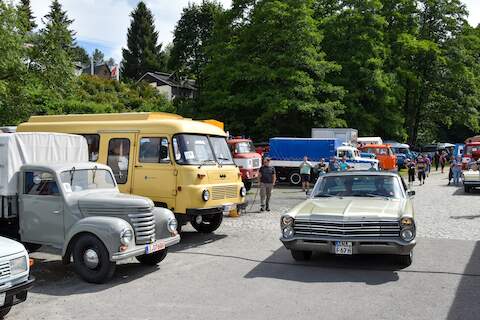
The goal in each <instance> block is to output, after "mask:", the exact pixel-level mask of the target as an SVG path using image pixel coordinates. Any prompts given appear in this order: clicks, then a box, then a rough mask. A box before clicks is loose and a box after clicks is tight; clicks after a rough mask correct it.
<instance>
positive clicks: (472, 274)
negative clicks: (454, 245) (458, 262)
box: [447, 241, 480, 320]
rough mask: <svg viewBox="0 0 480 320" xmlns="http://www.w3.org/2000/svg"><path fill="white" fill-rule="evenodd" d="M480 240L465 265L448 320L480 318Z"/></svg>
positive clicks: (473, 319)
mask: <svg viewBox="0 0 480 320" xmlns="http://www.w3.org/2000/svg"><path fill="white" fill-rule="evenodd" d="M479 270H480V242H478V241H477V242H476V244H475V248H474V249H473V252H472V255H471V257H470V260H469V262H468V264H467V266H466V267H465V271H464V272H463V274H464V275H463V276H462V278H461V280H460V284H459V285H458V287H457V292H456V294H455V299H454V300H453V303H452V305H451V307H450V311H449V313H448V318H447V319H448V320H457V319H458V320H477V319H480V276H478V272H479Z"/></svg>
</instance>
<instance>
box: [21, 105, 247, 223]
mask: <svg viewBox="0 0 480 320" xmlns="http://www.w3.org/2000/svg"><path fill="white" fill-rule="evenodd" d="M18 131H19V132H25V131H27V132H63V133H73V134H80V135H82V136H84V137H85V138H86V139H87V142H88V146H89V158H90V159H89V160H90V161H93V162H99V163H104V164H107V165H108V166H110V167H111V168H112V170H113V172H114V175H115V178H116V180H117V183H118V185H119V189H120V191H121V192H125V193H131V194H137V195H142V196H145V197H148V198H150V199H152V200H153V201H154V203H155V205H156V206H159V207H165V208H169V209H170V210H172V211H173V212H175V214H176V217H177V220H178V221H179V226H181V225H184V224H186V223H187V222H190V223H191V224H192V226H193V227H194V228H195V229H196V230H197V231H200V232H213V231H214V230H216V229H217V228H218V227H219V226H220V224H221V222H222V219H223V213H224V212H230V211H232V210H238V207H239V206H243V205H244V203H245V195H246V190H245V187H244V185H243V183H242V177H241V173H240V171H239V169H238V168H237V166H235V163H234V162H233V159H232V155H231V153H230V149H229V148H228V145H227V141H226V133H225V132H224V131H223V130H221V129H220V128H218V127H216V126H214V125H210V124H207V123H203V122H200V121H193V120H191V119H186V118H183V117H181V116H178V115H175V114H168V113H120V114H85V115H83V114H80V115H55V116H32V117H31V118H30V120H29V121H28V122H26V123H23V124H21V125H20V126H19V127H18Z"/></svg>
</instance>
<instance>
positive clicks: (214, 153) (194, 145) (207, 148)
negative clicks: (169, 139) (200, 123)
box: [173, 134, 234, 165]
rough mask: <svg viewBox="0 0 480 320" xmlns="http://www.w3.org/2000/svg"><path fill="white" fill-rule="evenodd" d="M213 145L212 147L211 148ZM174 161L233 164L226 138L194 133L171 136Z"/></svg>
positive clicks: (198, 163)
mask: <svg viewBox="0 0 480 320" xmlns="http://www.w3.org/2000/svg"><path fill="white" fill-rule="evenodd" d="M212 147H213V149H212ZM173 149H174V151H175V161H177V163H179V164H187V165H212V164H213V165H215V164H217V161H218V163H219V164H234V163H233V159H232V155H231V153H230V149H229V148H228V145H227V140H226V139H225V138H224V137H208V136H205V135H196V134H179V135H176V136H175V137H174V138H173Z"/></svg>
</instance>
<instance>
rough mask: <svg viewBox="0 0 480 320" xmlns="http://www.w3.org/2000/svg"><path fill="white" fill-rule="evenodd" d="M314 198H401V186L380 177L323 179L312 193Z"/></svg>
mask: <svg viewBox="0 0 480 320" xmlns="http://www.w3.org/2000/svg"><path fill="white" fill-rule="evenodd" d="M313 195H314V197H319V198H321V197H366V198H373V197H386V198H396V199H400V198H403V192H402V185H401V184H400V183H399V181H398V179H397V178H396V177H391V176H381V175H378V176H376V175H364V176H362V175H358V176H352V175H345V176H331V177H328V176H327V177H324V178H323V179H322V180H321V181H320V182H319V183H318V184H317V185H316V186H315V190H314V192H313Z"/></svg>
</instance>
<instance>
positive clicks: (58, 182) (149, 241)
mask: <svg viewBox="0 0 480 320" xmlns="http://www.w3.org/2000/svg"><path fill="white" fill-rule="evenodd" d="M18 186H19V189H18V198H17V199H5V200H6V201H10V202H11V203H15V202H17V203H18V207H17V208H16V209H17V210H15V211H11V212H9V213H8V214H9V216H10V219H7V220H6V221H5V220H4V221H3V222H4V224H6V225H7V226H10V228H11V230H10V231H14V233H17V236H18V239H19V240H20V241H22V242H24V243H27V244H28V245H30V246H32V245H33V246H35V245H37V246H41V245H47V246H50V247H53V248H55V249H58V251H59V253H61V255H62V257H63V262H64V263H70V262H71V260H72V258H73V265H74V269H75V271H76V272H77V274H78V275H79V276H80V277H81V278H83V279H84V280H85V281H87V282H92V283H103V282H106V281H108V280H109V279H110V278H111V277H112V276H113V273H114V271H115V264H116V262H117V261H120V260H124V259H127V258H131V257H135V258H136V259H137V260H138V261H139V262H141V263H143V264H147V265H154V264H157V263H159V262H161V261H162V260H163V259H164V258H165V257H166V255H167V251H168V247H170V246H171V245H173V244H176V243H178V242H179V241H180V236H179V235H178V234H177V231H176V229H177V221H176V219H175V216H174V214H173V213H172V212H171V211H170V210H168V209H165V208H156V207H154V205H153V202H152V201H151V200H150V199H148V198H144V197H140V196H135V195H130V194H122V193H120V192H119V190H118V186H117V183H116V182H115V179H114V178H113V173H112V171H111V169H110V168H109V167H108V166H105V165H101V164H95V163H90V162H87V163H75V164H72V163H67V164H35V165H23V166H22V167H21V170H20V173H19V184H18ZM11 208H14V206H12V207H11ZM0 224H1V221H0ZM15 226H16V227H17V229H16V230H12V229H13V228H14V227H15ZM4 227H5V226H4Z"/></svg>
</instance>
